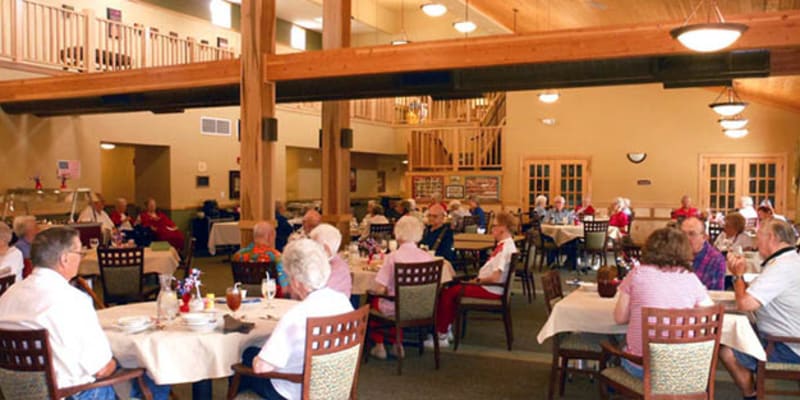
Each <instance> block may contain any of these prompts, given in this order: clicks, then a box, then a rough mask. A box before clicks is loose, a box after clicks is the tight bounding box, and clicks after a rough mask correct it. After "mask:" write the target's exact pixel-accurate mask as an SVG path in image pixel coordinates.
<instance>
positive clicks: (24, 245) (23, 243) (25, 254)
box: [14, 238, 31, 258]
mask: <svg viewBox="0 0 800 400" xmlns="http://www.w3.org/2000/svg"><path fill="white" fill-rule="evenodd" d="M14 246H16V247H17V248H18V249H19V251H21V252H22V258H31V244H30V243H28V241H27V240H25V238H19V240H17V243H14Z"/></svg>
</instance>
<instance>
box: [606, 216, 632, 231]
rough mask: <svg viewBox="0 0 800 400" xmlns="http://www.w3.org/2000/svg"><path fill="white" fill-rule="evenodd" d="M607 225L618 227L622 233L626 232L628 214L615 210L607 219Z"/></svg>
mask: <svg viewBox="0 0 800 400" xmlns="http://www.w3.org/2000/svg"><path fill="white" fill-rule="evenodd" d="M608 225H609V226H616V227H617V228H619V231H620V232H622V233H627V231H628V215H627V214H625V213H624V212H621V211H620V212H617V213H614V214H612V215H611V217H610V218H609V219H608Z"/></svg>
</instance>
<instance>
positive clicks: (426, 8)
mask: <svg viewBox="0 0 800 400" xmlns="http://www.w3.org/2000/svg"><path fill="white" fill-rule="evenodd" d="M419 8H420V9H421V10H422V12H424V13H425V15H427V16H429V17H441V16H442V15H444V14H445V13H446V12H447V7H445V5H444V4H441V3H425V4H423V5H421V6H419Z"/></svg>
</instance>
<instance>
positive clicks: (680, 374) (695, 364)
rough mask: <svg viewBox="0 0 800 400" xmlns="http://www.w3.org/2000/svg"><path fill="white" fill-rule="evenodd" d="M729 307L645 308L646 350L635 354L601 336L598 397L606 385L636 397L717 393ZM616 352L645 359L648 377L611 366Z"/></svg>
mask: <svg viewBox="0 0 800 400" xmlns="http://www.w3.org/2000/svg"><path fill="white" fill-rule="evenodd" d="M724 316H725V308H724V306H723V305H721V304H717V305H714V306H710V307H700V308H690V309H658V308H651V307H643V308H642V350H643V355H642V356H641V357H640V356H635V355H632V354H630V353H626V352H623V351H622V350H621V349H619V348H617V347H615V346H612V345H611V344H609V343H608V342H603V344H602V346H603V358H602V360H601V363H600V367H601V368H603V369H602V370H601V371H600V397H601V398H603V399H607V398H608V389H609V388H612V389H613V390H614V391H615V392H616V393H619V394H621V395H622V396H624V397H629V398H637V399H652V398H656V399H661V398H665V399H666V398H669V399H709V400H710V399H714V377H715V374H716V369H717V354H718V352H719V340H720V335H721V333H722V319H723V317H724ZM612 356H616V357H620V358H625V359H627V360H629V361H631V362H634V363H636V364H639V365H642V366H643V368H644V379H638V378H635V377H634V376H632V375H630V374H629V373H628V372H627V371H626V370H625V369H624V368H622V367H619V366H617V367H610V366H609V365H608V362H609V360H610V358H611V357H612Z"/></svg>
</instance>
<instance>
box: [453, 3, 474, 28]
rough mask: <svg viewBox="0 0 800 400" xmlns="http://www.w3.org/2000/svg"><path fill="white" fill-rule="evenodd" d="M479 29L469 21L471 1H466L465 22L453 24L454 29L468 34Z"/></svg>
mask: <svg viewBox="0 0 800 400" xmlns="http://www.w3.org/2000/svg"><path fill="white" fill-rule="evenodd" d="M477 27H478V26H477V25H475V23H474V22H472V21H470V20H469V0H466V2H465V4H464V20H463V21H458V22H453V28H455V30H457V31H459V32H460V33H463V34H467V33H470V32H472V31H474V30H475V29H476V28H477Z"/></svg>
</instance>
